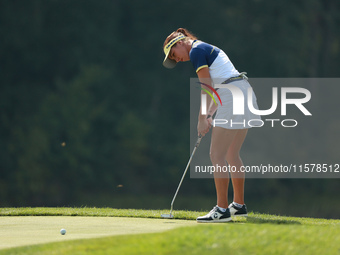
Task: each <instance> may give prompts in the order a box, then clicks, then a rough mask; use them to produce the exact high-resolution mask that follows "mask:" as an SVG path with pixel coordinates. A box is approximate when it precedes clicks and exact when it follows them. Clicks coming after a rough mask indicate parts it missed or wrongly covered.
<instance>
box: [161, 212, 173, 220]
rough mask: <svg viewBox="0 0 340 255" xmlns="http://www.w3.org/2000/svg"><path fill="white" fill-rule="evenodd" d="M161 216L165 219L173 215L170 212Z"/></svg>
mask: <svg viewBox="0 0 340 255" xmlns="http://www.w3.org/2000/svg"><path fill="white" fill-rule="evenodd" d="M161 217H162V218H165V219H172V218H173V217H174V216H173V215H172V214H171V213H170V214H162V215H161Z"/></svg>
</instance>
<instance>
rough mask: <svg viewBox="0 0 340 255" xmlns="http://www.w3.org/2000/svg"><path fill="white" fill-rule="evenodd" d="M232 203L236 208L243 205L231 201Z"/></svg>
mask: <svg viewBox="0 0 340 255" xmlns="http://www.w3.org/2000/svg"><path fill="white" fill-rule="evenodd" d="M233 205H235V206H236V207H237V208H242V206H243V205H241V204H238V203H235V202H233Z"/></svg>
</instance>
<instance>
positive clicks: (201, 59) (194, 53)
mask: <svg viewBox="0 0 340 255" xmlns="http://www.w3.org/2000/svg"><path fill="white" fill-rule="evenodd" d="M190 61H191V63H192V64H193V66H194V69H195V71H196V73H197V72H198V71H199V70H201V69H202V68H204V67H208V61H207V56H206V51H205V50H203V49H200V48H194V49H192V50H191V51H190Z"/></svg>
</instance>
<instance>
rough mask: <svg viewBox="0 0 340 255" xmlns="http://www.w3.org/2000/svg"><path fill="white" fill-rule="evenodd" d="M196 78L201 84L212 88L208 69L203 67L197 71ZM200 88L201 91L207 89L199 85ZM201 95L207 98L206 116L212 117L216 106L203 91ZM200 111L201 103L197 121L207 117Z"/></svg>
mask: <svg viewBox="0 0 340 255" xmlns="http://www.w3.org/2000/svg"><path fill="white" fill-rule="evenodd" d="M197 76H198V78H199V80H200V82H201V83H205V84H207V85H209V86H213V84H212V81H211V77H210V73H209V68H208V67H204V68H202V69H201V70H199V71H198V72H197ZM201 87H202V88H203V89H208V88H207V87H206V86H204V85H201ZM201 95H206V98H207V105H208V106H209V107H208V110H207V115H211V116H213V115H214V113H215V111H216V109H217V105H215V104H214V101H213V100H212V98H211V97H210V96H209V95H208V94H207V93H206V92H205V91H203V90H201ZM201 98H202V97H201ZM201 109H202V102H201V107H200V110H199V114H198V119H201V118H206V117H207V116H206V115H202V112H201Z"/></svg>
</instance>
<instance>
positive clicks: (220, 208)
mask: <svg viewBox="0 0 340 255" xmlns="http://www.w3.org/2000/svg"><path fill="white" fill-rule="evenodd" d="M217 207H218V209H219V210H220V211H221V212H225V211H226V210H227V209H226V208H222V207H219V206H217Z"/></svg>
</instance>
